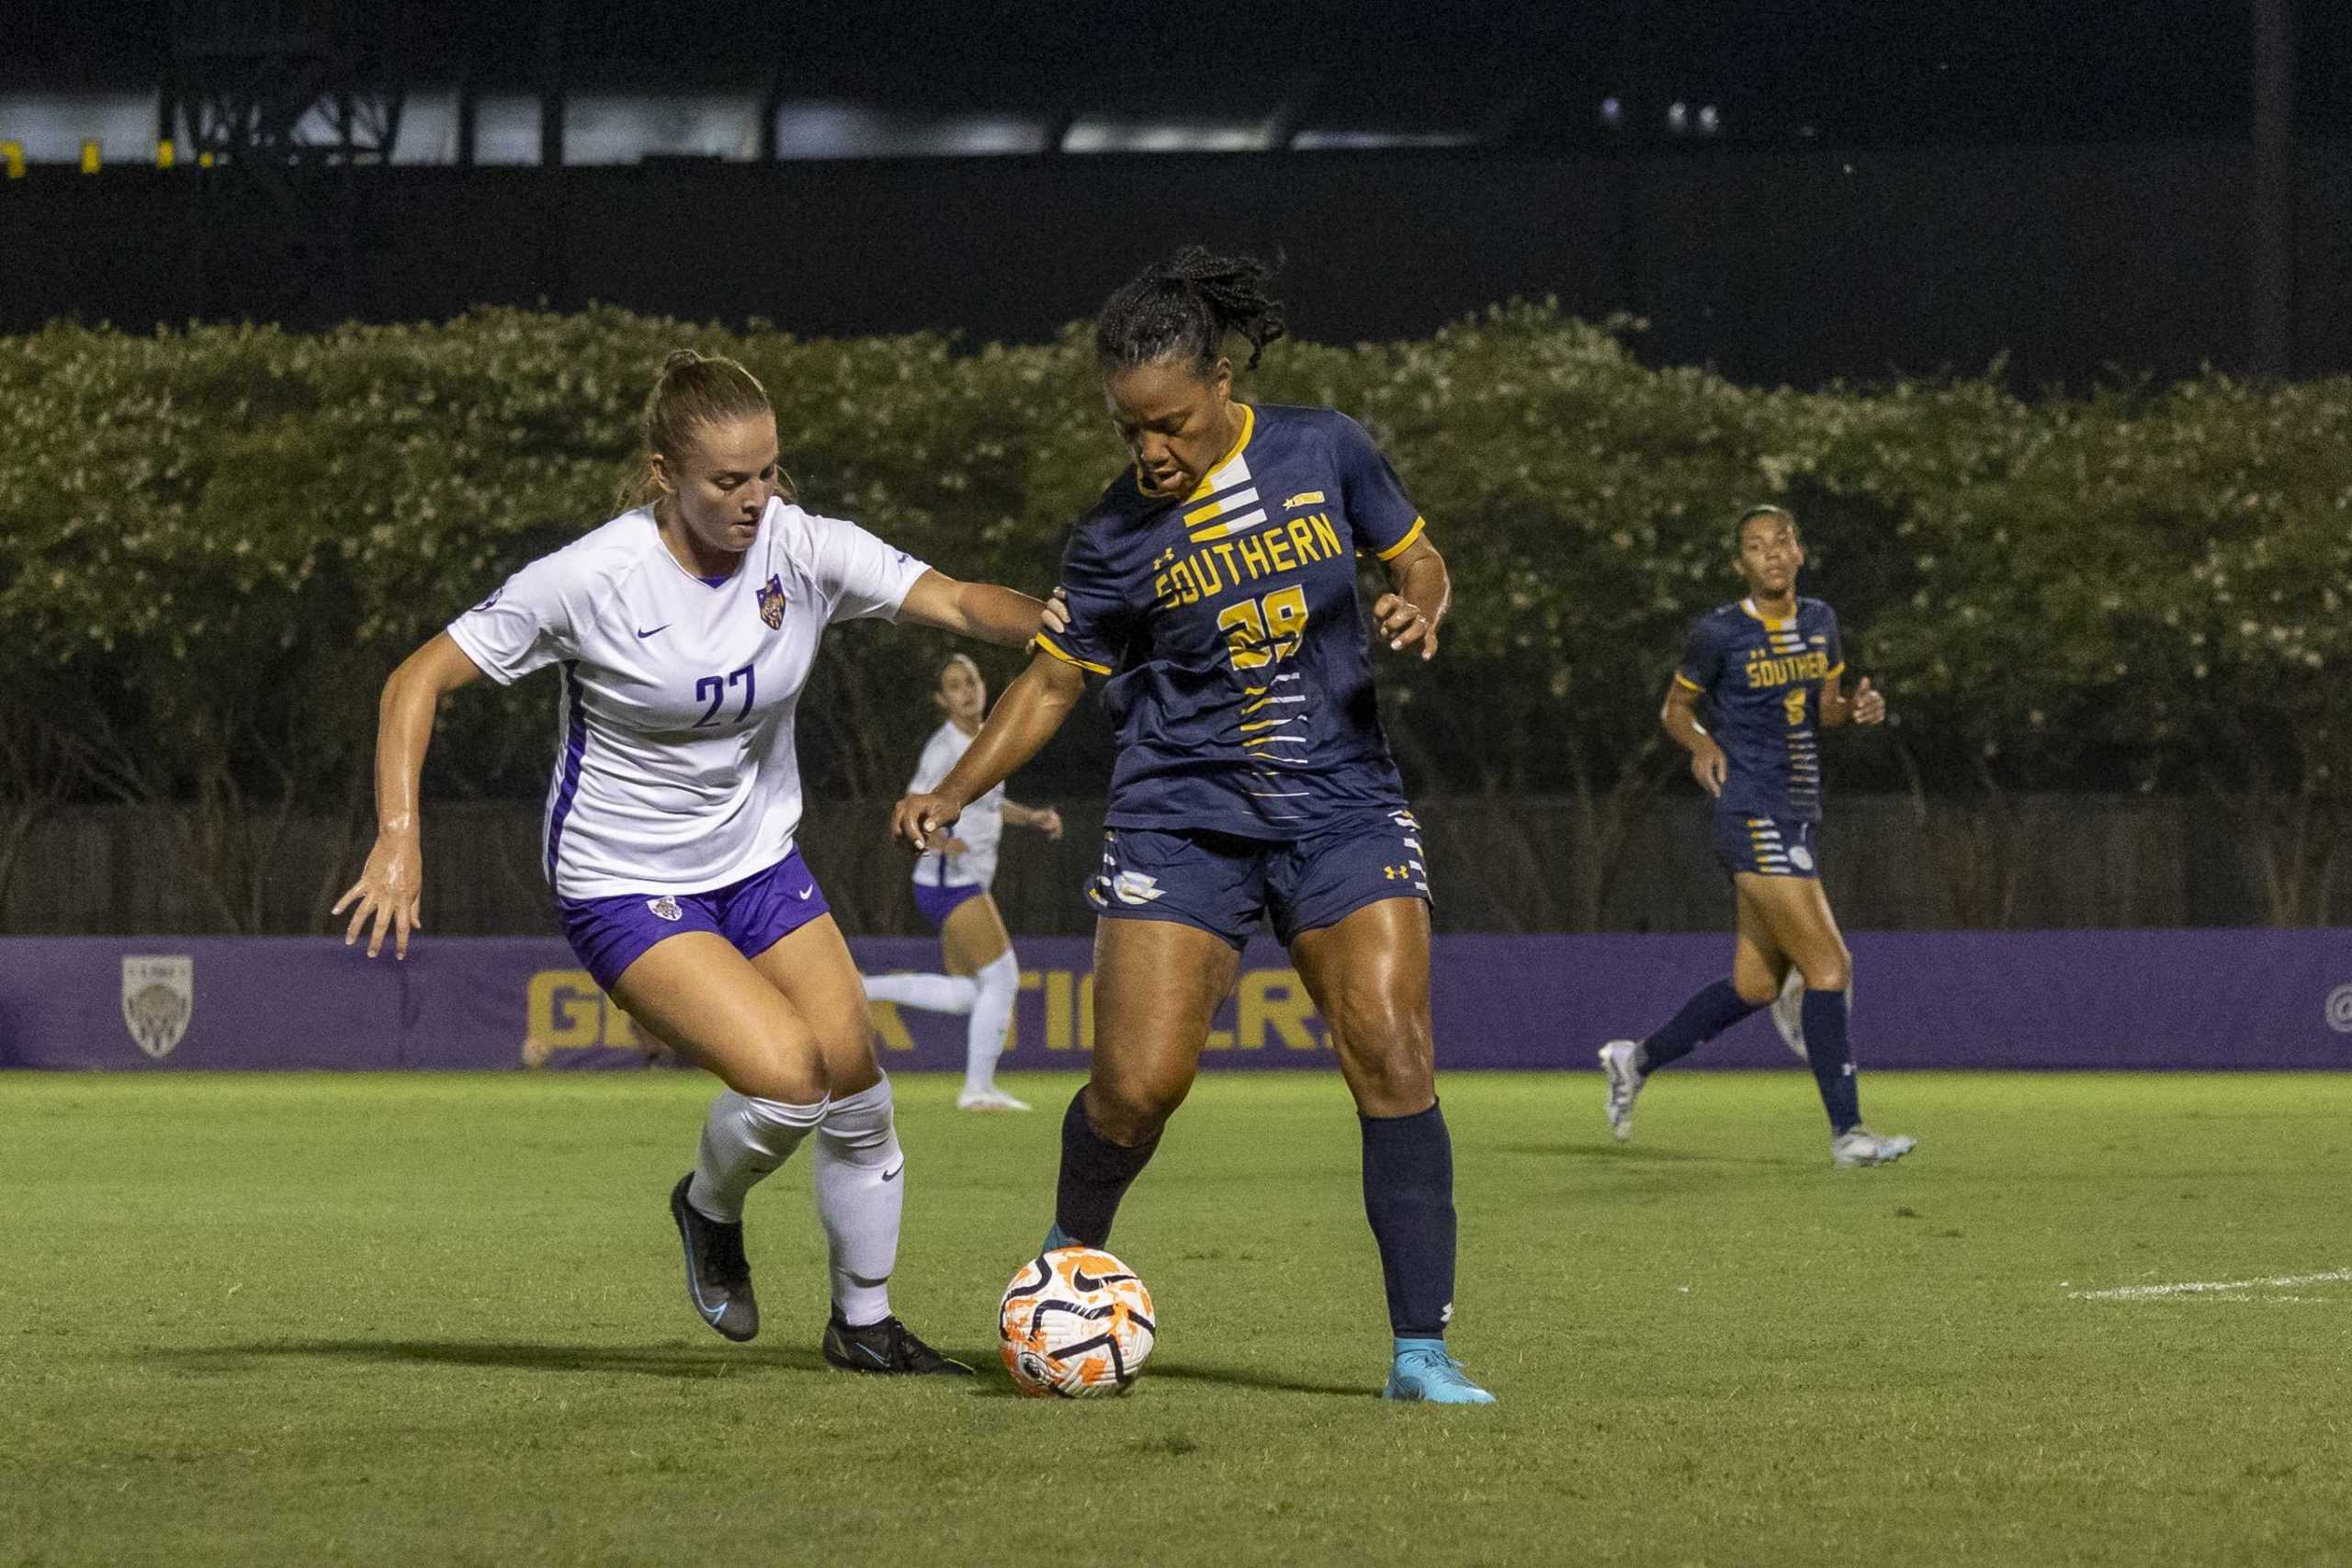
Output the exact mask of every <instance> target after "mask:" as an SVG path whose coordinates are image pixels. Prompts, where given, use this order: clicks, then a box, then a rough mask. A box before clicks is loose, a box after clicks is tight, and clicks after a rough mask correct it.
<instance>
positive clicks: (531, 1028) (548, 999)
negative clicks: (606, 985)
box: [523, 969, 645, 1067]
mask: <svg viewBox="0 0 2352 1568" xmlns="http://www.w3.org/2000/svg"><path fill="white" fill-rule="evenodd" d="M603 1045H609V1046H615V1047H617V1048H619V1049H622V1050H627V1051H642V1050H644V1049H645V1041H644V1040H643V1038H642V1037H640V1036H639V1033H638V1032H637V1025H636V1024H635V1023H634V1022H632V1021H630V1019H629V1016H628V1014H627V1013H625V1012H623V1011H622V1010H620V1006H619V1004H617V1003H616V1002H615V1001H614V1000H613V999H612V998H610V997H608V996H606V995H605V993H604V992H603V991H601V990H599V989H598V988H597V987H596V982H595V980H594V979H593V978H592V977H591V976H589V973H588V971H587V970H585V969H542V970H540V971H539V972H538V973H537V974H535V975H533V976H531V981H530V985H529V986H528V987H526V990H525V993H524V1022H523V1065H524V1066H526V1067H544V1066H547V1065H548V1060H549V1059H550V1058H552V1057H553V1056H554V1055H555V1054H556V1053H557V1052H558V1051H584V1050H589V1049H592V1048H594V1047H596V1046H603Z"/></svg>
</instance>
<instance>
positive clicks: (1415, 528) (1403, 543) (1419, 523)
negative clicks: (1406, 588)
mask: <svg viewBox="0 0 2352 1568" xmlns="http://www.w3.org/2000/svg"><path fill="white" fill-rule="evenodd" d="M1428 527H1429V521H1428V519H1426V518H1421V517H1416V518H1414V519H1413V525H1412V526H1411V527H1410V528H1408V529H1406V530H1405V536H1404V537H1403V538H1401V539H1399V540H1397V542H1396V543H1395V544H1393V545H1391V546H1389V547H1387V548H1386V549H1385V550H1382V551H1379V552H1378V555H1379V558H1380V559H1382V560H1395V559H1396V558H1397V557H1398V556H1401V555H1403V554H1404V553H1405V552H1406V551H1407V550H1408V549H1409V548H1411V547H1412V544H1413V541H1414V540H1415V539H1418V538H1419V537H1420V536H1421V534H1422V531H1423V530H1425V529H1426V528H1428Z"/></svg>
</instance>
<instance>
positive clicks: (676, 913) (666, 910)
mask: <svg viewBox="0 0 2352 1568" xmlns="http://www.w3.org/2000/svg"><path fill="white" fill-rule="evenodd" d="M645 908H646V910H647V911H648V912H649V913H650V914H651V915H652V917H653V918H654V919H657V920H683V919H685V918H686V912H685V911H684V909H681V908H678V901H677V900H676V899H675V898H673V897H670V896H669V895H668V894H667V893H664V894H663V895H662V897H659V898H648V899H647V900H646V901H645Z"/></svg>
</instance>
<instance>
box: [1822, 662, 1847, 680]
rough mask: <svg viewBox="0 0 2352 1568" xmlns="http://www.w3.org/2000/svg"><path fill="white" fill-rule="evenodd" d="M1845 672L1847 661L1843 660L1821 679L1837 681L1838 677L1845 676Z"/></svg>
mask: <svg viewBox="0 0 2352 1568" xmlns="http://www.w3.org/2000/svg"><path fill="white" fill-rule="evenodd" d="M1845 672H1846V661H1845V660H1842V659H1841V660H1838V662H1837V663H1835V664H1833V665H1831V666H1830V667H1829V668H1828V670H1827V671H1826V672H1824V674H1823V675H1822V677H1821V678H1822V679H1823V680H1825V681H1835V680H1836V679H1838V676H1840V675H1843V674H1844V673H1845Z"/></svg>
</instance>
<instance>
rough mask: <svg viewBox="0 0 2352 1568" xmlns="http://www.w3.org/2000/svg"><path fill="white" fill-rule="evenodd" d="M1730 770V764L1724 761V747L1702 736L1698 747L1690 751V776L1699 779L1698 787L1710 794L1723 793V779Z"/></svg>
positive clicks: (1718, 794)
mask: <svg viewBox="0 0 2352 1568" xmlns="http://www.w3.org/2000/svg"><path fill="white" fill-rule="evenodd" d="M1730 772H1731V768H1730V764H1729V763H1727V762H1725V761H1724V749H1723V748H1722V747H1720V746H1718V745H1716V744H1715V743H1714V742H1713V741H1712V740H1705V739H1703V738H1702V744H1701V745H1700V747H1699V749H1698V750H1695V751H1692V752H1691V777H1692V778H1694V779H1697V780H1698V781H1699V787H1700V788H1701V789H1703V790H1705V791H1706V792H1707V793H1708V794H1709V795H1717V796H1720V795H1722V794H1723V793H1724V778H1725V777H1727V776H1728V775H1729V773H1730Z"/></svg>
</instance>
